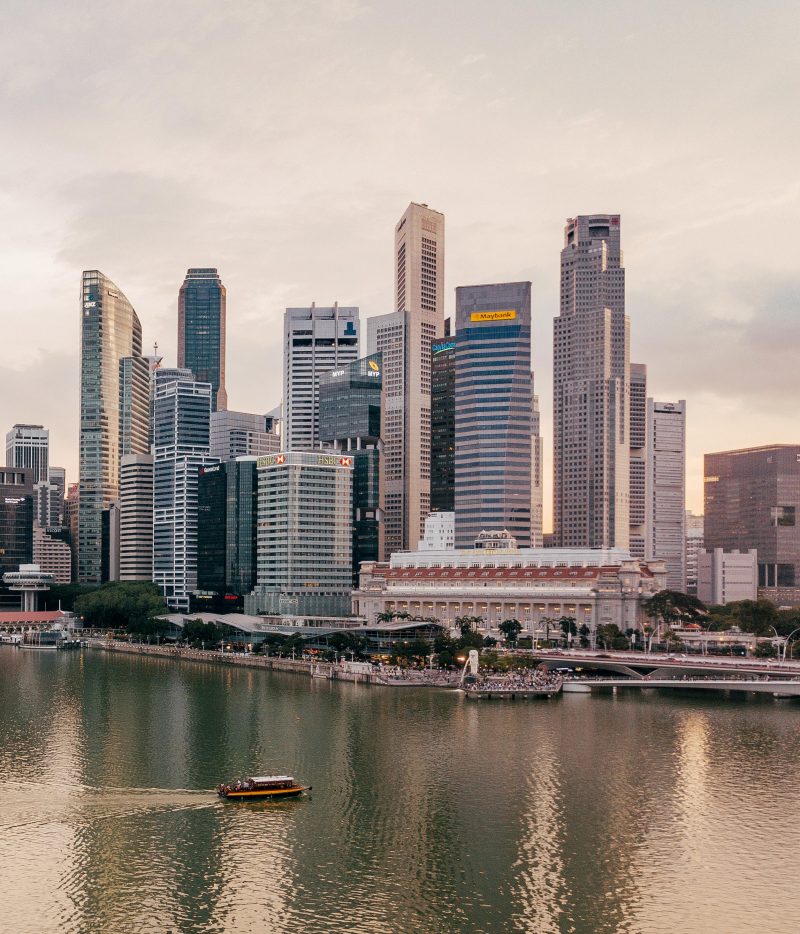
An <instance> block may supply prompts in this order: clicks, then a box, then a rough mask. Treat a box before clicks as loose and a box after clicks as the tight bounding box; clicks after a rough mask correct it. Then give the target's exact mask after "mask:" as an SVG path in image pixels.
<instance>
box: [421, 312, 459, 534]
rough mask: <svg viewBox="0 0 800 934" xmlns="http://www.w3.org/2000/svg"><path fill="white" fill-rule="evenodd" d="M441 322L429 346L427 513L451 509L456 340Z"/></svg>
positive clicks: (452, 496)
mask: <svg viewBox="0 0 800 934" xmlns="http://www.w3.org/2000/svg"><path fill="white" fill-rule="evenodd" d="M444 324H445V328H444V331H445V333H444V339H443V340H437V341H434V343H433V344H432V345H431V512H453V511H454V510H455V485H456V366H455V364H456V340H455V335H453V336H451V334H450V319H449V318H447V319H446V320H445V323H444ZM425 528H426V530H427V520H426V525H425ZM426 535H427V531H426Z"/></svg>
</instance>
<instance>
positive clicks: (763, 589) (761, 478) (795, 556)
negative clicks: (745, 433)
mask: <svg viewBox="0 0 800 934" xmlns="http://www.w3.org/2000/svg"><path fill="white" fill-rule="evenodd" d="M704 511H705V549H706V551H709V552H710V551H713V550H714V549H717V548H722V549H724V550H725V551H731V550H734V549H736V550H738V551H740V552H744V551H750V550H752V549H755V550H756V551H757V553H758V594H759V596H760V597H764V598H766V599H769V600H773V601H774V602H776V603H778V604H781V605H797V604H800V524H798V517H800V444H771V445H765V446H763V447H756V448H744V449H742V450H738V451H723V452H720V453H718V454H706V456H705V510H704Z"/></svg>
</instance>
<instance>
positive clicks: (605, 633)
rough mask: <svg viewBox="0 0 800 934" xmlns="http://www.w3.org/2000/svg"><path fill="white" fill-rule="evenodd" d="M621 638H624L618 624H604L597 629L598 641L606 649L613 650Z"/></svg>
mask: <svg viewBox="0 0 800 934" xmlns="http://www.w3.org/2000/svg"><path fill="white" fill-rule="evenodd" d="M620 636H622V631H621V629H620V628H619V626H617V624H616V623H603V624H602V625H601V626H598V627H597V641H598V642H600V643H602V645H603V648H605V649H610V648H612V646H613V643H614V642H615V641H616V640H617V639H619V637H620ZM623 638H624V636H623Z"/></svg>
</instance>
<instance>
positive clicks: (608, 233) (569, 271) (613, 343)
mask: <svg viewBox="0 0 800 934" xmlns="http://www.w3.org/2000/svg"><path fill="white" fill-rule="evenodd" d="M554 336H555V354H554V369H553V416H554V417H553V426H554V445H553V467H554V471H553V473H554V504H553V505H554V511H553V523H554V528H555V542H556V545H558V546H560V547H564V548H570V547H573V548H607V547H617V548H623V549H627V548H628V544H629V536H630V510H629V474H628V464H629V460H630V450H629V422H630V418H629V407H628V406H629V403H628V400H629V378H630V372H629V371H630V351H629V325H628V318H627V316H626V315H625V270H624V268H623V265H622V250H621V248H620V218H619V215H618V214H589V215H582V216H578V217H574V218H570V219H569V220H568V221H567V225H566V227H565V229H564V249H563V250H562V251H561V307H560V313H559V317H558V318H556V319H555V329H554Z"/></svg>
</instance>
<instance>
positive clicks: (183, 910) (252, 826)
mask: <svg viewBox="0 0 800 934" xmlns="http://www.w3.org/2000/svg"><path fill="white" fill-rule="evenodd" d="M798 714H800V709H799V708H798V705H796V704H793V703H792V704H787V703H785V702H782V703H777V702H775V703H773V702H772V701H771V700H766V699H765V700H755V701H741V700H737V699H732V700H730V701H729V702H727V703H722V702H720V701H719V700H716V701H715V700H713V699H712V698H709V697H707V696H703V697H700V698H685V697H674V696H669V695H660V696H659V695H645V696H638V695H637V696H625V695H624V694H623V695H617V696H616V697H610V696H609V697H605V698H602V697H584V696H580V695H575V696H567V697H564V698H562V699H560V700H556V701H552V702H546V703H539V704H537V703H528V704H516V705H515V704H480V703H470V702H467V701H465V700H464V699H463V698H462V697H461V696H460V695H455V694H449V693H437V692H426V691H420V690H415V689H407V690H388V691H384V690H379V689H375V688H368V687H364V686H362V685H347V684H344V685H342V684H331V683H329V682H325V681H313V682H309V681H307V680H306V679H304V678H300V677H295V676H291V675H280V674H275V675H267V674H266V673H264V672H260V671H237V670H230V669H217V668H212V667H206V666H203V665H197V664H176V663H174V662H172V661H170V660H159V659H147V658H140V657H125V656H121V657H117V656H111V655H105V654H103V653H95V652H89V653H86V654H85V655H84V656H80V655H74V654H71V653H58V654H55V653H53V654H41V655H39V654H34V653H26V652H23V651H21V650H12V649H2V650H0V770H1V772H0V774H1V775H2V780H0V868H1V869H2V873H0V897H2V898H3V905H4V911H5V913H6V915H7V917H5V918H4V923H5V924H7V925H8V926H9V929H11V930H14V931H15V932H20V934H24V932H27V931H30V932H37V934H39V932H42V931H64V932H68V934H72V932H74V934H78V932H81V934H83V932H87V934H88V932H91V934H95V932H106V931H108V932H117V931H139V930H141V931H148V932H151V931H152V932H167V931H175V932H177V931H181V932H201V931H202V932H245V931H268V930H280V931H311V930H313V931H323V932H327V931H330V932H339V931H341V932H344V931H364V932H387V931H388V932H394V931H397V932H426V934H427V932H439V931H440V932H447V931H481V932H495V931H497V932H506V931H520V932H531V934H533V932H536V934H539V932H541V934H549V932H554V934H555V932H567V931H570V932H577V934H582V932H593V934H594V932H612V931H613V932H626V931H629V932H640V931H647V932H660V931H664V932H666V931H674V930H704V931H709V932H712V934H713V932H726V934H728V932H730V934H735V932H737V931H749V930H753V929H756V926H757V925H761V929H763V930H768V931H770V932H781V931H793V930H795V929H798V928H800V909H799V908H798V898H797V896H796V895H795V893H794V886H793V884H792V878H793V876H792V874H791V873H790V872H788V871H784V872H781V871H780V867H781V865H782V863H783V864H784V865H785V864H786V863H787V862H788V860H789V859H790V858H791V856H792V854H795V853H797V852H798V851H799V848H800V837H799V836H798V832H797V831H796V829H795V827H796V822H795V821H794V820H793V819H789V818H788V817H787V815H793V814H794V813H796V810H797V806H798V803H800V791H799V790H798V787H797V783H796V781H795V778H794V774H795V772H794V763H795V762H796V760H797V755H798V753H800V733H798V727H797V724H798V722H799V721H798ZM265 769H287V770H289V771H292V772H294V773H295V774H296V775H297V776H298V777H300V778H302V779H304V780H306V781H310V782H311V783H312V784H313V785H314V792H313V795H312V797H311V798H310V799H304V800H298V801H292V802H284V803H282V804H272V805H269V804H268V805H250V806H248V805H245V806H242V805H236V804H233V803H224V802H220V801H219V800H218V799H217V798H216V796H215V795H214V794H213V792H211V790H210V789H212V788H213V786H215V785H216V783H217V782H218V781H220V780H222V779H229V778H234V777H236V776H239V775H243V774H246V773H254V772H260V771H264V770H265Z"/></svg>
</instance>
